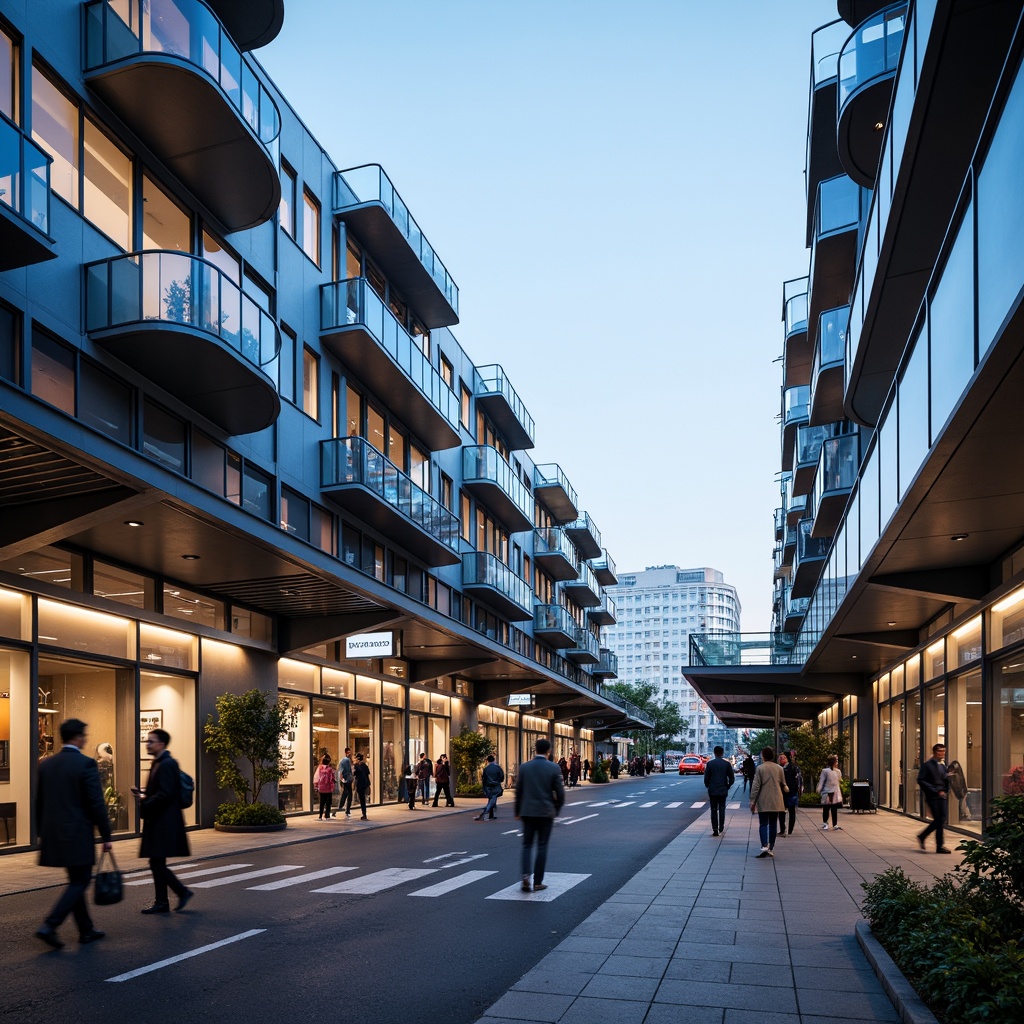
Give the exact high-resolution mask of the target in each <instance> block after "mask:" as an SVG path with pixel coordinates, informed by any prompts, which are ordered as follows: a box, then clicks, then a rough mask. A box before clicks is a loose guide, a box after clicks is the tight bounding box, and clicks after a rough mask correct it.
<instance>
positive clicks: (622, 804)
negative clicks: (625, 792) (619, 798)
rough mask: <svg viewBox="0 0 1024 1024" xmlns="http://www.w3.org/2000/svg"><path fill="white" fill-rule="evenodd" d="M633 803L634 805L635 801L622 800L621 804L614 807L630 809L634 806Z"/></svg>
mask: <svg viewBox="0 0 1024 1024" xmlns="http://www.w3.org/2000/svg"><path fill="white" fill-rule="evenodd" d="M635 803H636V801H635V800H624V801H623V802H622V803H620V804H616V805H615V806H616V807H632V806H633V804H635Z"/></svg>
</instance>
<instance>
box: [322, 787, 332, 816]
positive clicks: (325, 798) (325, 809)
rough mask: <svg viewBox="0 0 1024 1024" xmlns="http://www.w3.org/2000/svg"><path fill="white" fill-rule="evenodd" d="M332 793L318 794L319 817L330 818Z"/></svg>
mask: <svg viewBox="0 0 1024 1024" xmlns="http://www.w3.org/2000/svg"><path fill="white" fill-rule="evenodd" d="M332 796H334V794H333V793H321V794H320V817H321V818H323V817H325V816H326V817H328V818H329V817H330V816H331V797H332Z"/></svg>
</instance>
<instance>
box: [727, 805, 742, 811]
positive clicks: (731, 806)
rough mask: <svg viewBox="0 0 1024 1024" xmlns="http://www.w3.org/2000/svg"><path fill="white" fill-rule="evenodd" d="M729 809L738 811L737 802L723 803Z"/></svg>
mask: <svg viewBox="0 0 1024 1024" xmlns="http://www.w3.org/2000/svg"><path fill="white" fill-rule="evenodd" d="M725 806H726V807H727V808H728V809H729V810H730V811H738V810H739V809H740V805H739V804H726V805H725Z"/></svg>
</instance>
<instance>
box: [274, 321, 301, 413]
mask: <svg viewBox="0 0 1024 1024" xmlns="http://www.w3.org/2000/svg"><path fill="white" fill-rule="evenodd" d="M298 343H299V339H298V338H296V337H295V334H294V332H293V331H292V330H291V329H290V328H289V327H287V326H285V325H284V324H281V355H280V358H279V359H278V366H279V370H278V373H279V375H280V381H279V384H278V389H279V390H280V392H281V397H282V398H286V399H287V400H288V401H289V402H291V403H293V404H294V402H295V353H296V352H297V351H298Z"/></svg>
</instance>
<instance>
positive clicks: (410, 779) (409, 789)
mask: <svg viewBox="0 0 1024 1024" xmlns="http://www.w3.org/2000/svg"><path fill="white" fill-rule="evenodd" d="M402 773H403V775H404V776H405V793H406V796H408V798H409V810H410V811H415V810H416V785H417V782H418V780H417V778H416V771H415V769H414V768H413V766H412V765H411V764H407V765H405V767H404V768H403V769H402Z"/></svg>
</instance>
